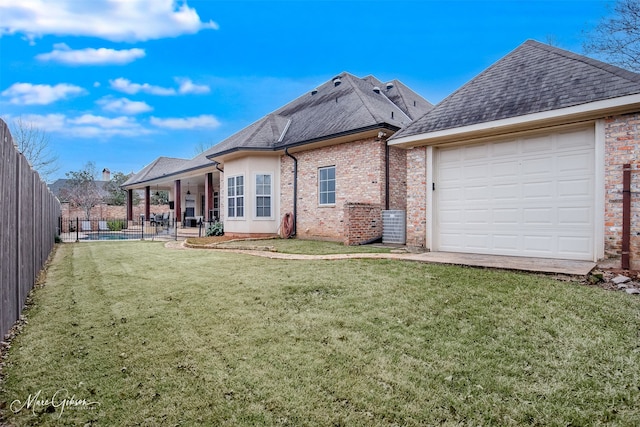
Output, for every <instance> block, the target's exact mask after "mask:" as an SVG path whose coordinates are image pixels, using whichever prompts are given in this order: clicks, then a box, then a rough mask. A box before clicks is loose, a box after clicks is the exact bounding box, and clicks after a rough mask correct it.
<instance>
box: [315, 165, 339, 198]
mask: <svg viewBox="0 0 640 427" xmlns="http://www.w3.org/2000/svg"><path fill="white" fill-rule="evenodd" d="M329 168H333V170H334V184H335V185H334V189H333V198H334V202H333V203H321V202H320V171H321V170H322V169H329ZM336 172H337V169H336V165H331V166H320V167H318V181H317V183H316V188H317V189H318V206H319V207H323V208H326V207H334V206H336V199H337V197H338V177H337V175H336Z"/></svg>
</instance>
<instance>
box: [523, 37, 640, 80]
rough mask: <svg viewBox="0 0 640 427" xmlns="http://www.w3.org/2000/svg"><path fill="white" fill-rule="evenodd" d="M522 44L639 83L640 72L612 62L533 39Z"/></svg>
mask: <svg viewBox="0 0 640 427" xmlns="http://www.w3.org/2000/svg"><path fill="white" fill-rule="evenodd" d="M523 45H528V46H531V47H535V48H538V49H542V50H545V51H547V52H549V53H554V54H556V55H560V56H563V57H565V58H567V59H570V60H572V61H578V62H582V63H583V64H587V65H590V66H592V67H596V68H599V69H600V70H602V71H605V72H607V73H611V74H614V75H616V76H618V77H620V78H623V79H627V80H630V81H633V82H635V83H640V74H638V73H635V72H633V71H630V70H627V69H624V68H621V67H618V66H615V65H612V64H608V63H606V62H603V61H600V60H598V59H595V58H590V57H588V56H585V55H580V54H577V53H574V52H571V51H569V50H566V49H562V48H559V47H556V46H551V45H548V44H545V43H541V42H539V41H537V40H533V39H529V40H526V41H525V42H524V43H523Z"/></svg>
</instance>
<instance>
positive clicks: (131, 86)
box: [109, 77, 176, 96]
mask: <svg viewBox="0 0 640 427" xmlns="http://www.w3.org/2000/svg"><path fill="white" fill-rule="evenodd" d="M109 83H110V84H111V88H112V89H115V90H117V91H120V92H124V93H128V94H129V95H135V94H136V93H138V92H144V93H149V94H152V95H161V96H169V95H175V94H176V91H175V89H173V88H165V87H160V86H153V85H150V84H149V83H142V84H140V83H132V82H131V80H128V79H124V78H122V77H120V78H117V79H115V80H109Z"/></svg>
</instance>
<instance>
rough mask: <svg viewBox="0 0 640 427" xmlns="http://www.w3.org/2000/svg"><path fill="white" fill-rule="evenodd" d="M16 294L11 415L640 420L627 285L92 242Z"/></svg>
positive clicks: (65, 418) (633, 312) (422, 421)
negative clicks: (22, 320) (22, 309)
mask: <svg viewBox="0 0 640 427" xmlns="http://www.w3.org/2000/svg"><path fill="white" fill-rule="evenodd" d="M33 300H34V305H33V306H32V307H31V308H30V309H29V310H28V322H29V323H28V325H27V326H26V327H25V329H24V331H23V332H22V333H21V334H20V335H19V336H18V338H17V339H15V340H14V342H13V343H12V347H11V350H10V354H9V357H8V365H7V366H6V367H5V369H4V373H5V375H6V376H5V378H4V382H3V383H2V385H1V390H0V402H3V403H2V411H3V414H4V416H5V417H6V419H5V422H10V423H12V424H15V425H52V426H53V425H55V426H57V425H87V424H88V425H104V426H114V425H118V426H134V425H144V426H167V425H169V426H173V425H187V426H188V425H221V426H238V425H241V426H242V425H246V426H254V425H258V426H259V425H268V426H270V425H292V426H340V425H344V426H394V425H398V426H418V425H499V426H509V425H545V426H547V425H605V424H606V425H628V426H633V425H640V409H639V408H640V337H639V332H640V298H637V297H633V296H629V295H626V294H624V293H616V292H608V291H604V290H602V289H599V288H596V287H588V286H583V285H580V284H578V283H567V282H559V281H555V280H553V279H552V278H549V277H545V276H538V275H529V274H520V273H510V272H504V271H495V270H483V269H473V268H462V267H454V266H438V265H426V264H420V263H415V262H400V261H386V260H348V261H283V260H271V259H263V258H258V257H251V256H249V255H240V254H228V253H223V252H220V251H215V250H211V251H207V250H172V249H166V248H164V247H163V245H162V244H161V243H157V242H156V243H153V242H97V243H81V244H65V245H62V246H60V247H59V249H58V252H57V254H56V257H55V261H54V263H53V265H52V266H51V268H50V270H49V273H48V278H47V284H46V286H45V287H43V288H40V289H37V290H36V292H35V295H34V298H33ZM61 389H64V390H66V391H65V392H63V393H66V394H64V396H66V397H67V398H71V397H74V398H75V399H76V400H86V401H87V402H95V404H93V405H91V406H90V407H83V406H82V405H79V406H78V405H76V406H73V405H71V404H68V405H67V407H66V409H64V411H61V409H62V408H61V406H60V404H59V403H60V402H59V401H58V404H57V405H47V402H44V403H42V404H40V405H38V404H35V403H34V404H33V405H31V407H24V408H22V409H21V410H19V411H17V413H14V411H13V410H12V408H13V409H15V408H16V404H14V405H11V403H12V402H14V400H20V402H22V404H23V405H24V402H25V401H26V400H27V398H28V397H29V395H32V396H35V395H37V393H38V392H40V394H39V395H38V396H39V397H40V399H45V398H50V397H51V396H53V395H54V394H55V393H56V391H58V390H61ZM59 396H63V394H60V395H59ZM59 399H60V398H59ZM54 403H55V401H54ZM72 403H73V402H72ZM0 421H2V420H1V419H0ZM0 424H2V423H1V422H0Z"/></svg>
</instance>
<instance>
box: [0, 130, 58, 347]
mask: <svg viewBox="0 0 640 427" xmlns="http://www.w3.org/2000/svg"><path fill="white" fill-rule="evenodd" d="M0 200H1V201H2V205H1V207H0V338H2V337H4V335H5V334H6V333H7V332H9V330H10V329H11V327H12V326H13V324H14V322H15V321H16V320H18V318H19V317H20V313H21V312H22V308H23V307H24V304H25V301H26V298H27V295H28V294H29V291H30V290H31V288H32V287H33V285H34V283H35V280H36V278H37V277H38V274H39V273H40V271H41V270H42V268H43V266H44V263H45V262H46V261H47V258H48V257H49V254H50V253H51V250H52V249H53V246H54V244H55V236H56V235H57V233H58V230H57V226H58V218H59V217H60V202H59V201H58V199H57V198H56V197H55V196H54V195H53V193H52V192H51V191H50V190H49V187H47V184H45V183H44V182H43V181H42V180H41V179H40V176H39V175H38V173H37V172H35V171H34V170H33V169H32V168H31V166H30V165H29V162H28V161H27V159H26V158H25V157H24V156H23V155H22V154H21V153H19V152H18V151H17V149H16V148H15V147H14V145H13V138H12V137H11V133H10V132H9V128H8V127H7V124H6V123H5V122H4V121H3V120H0Z"/></svg>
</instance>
